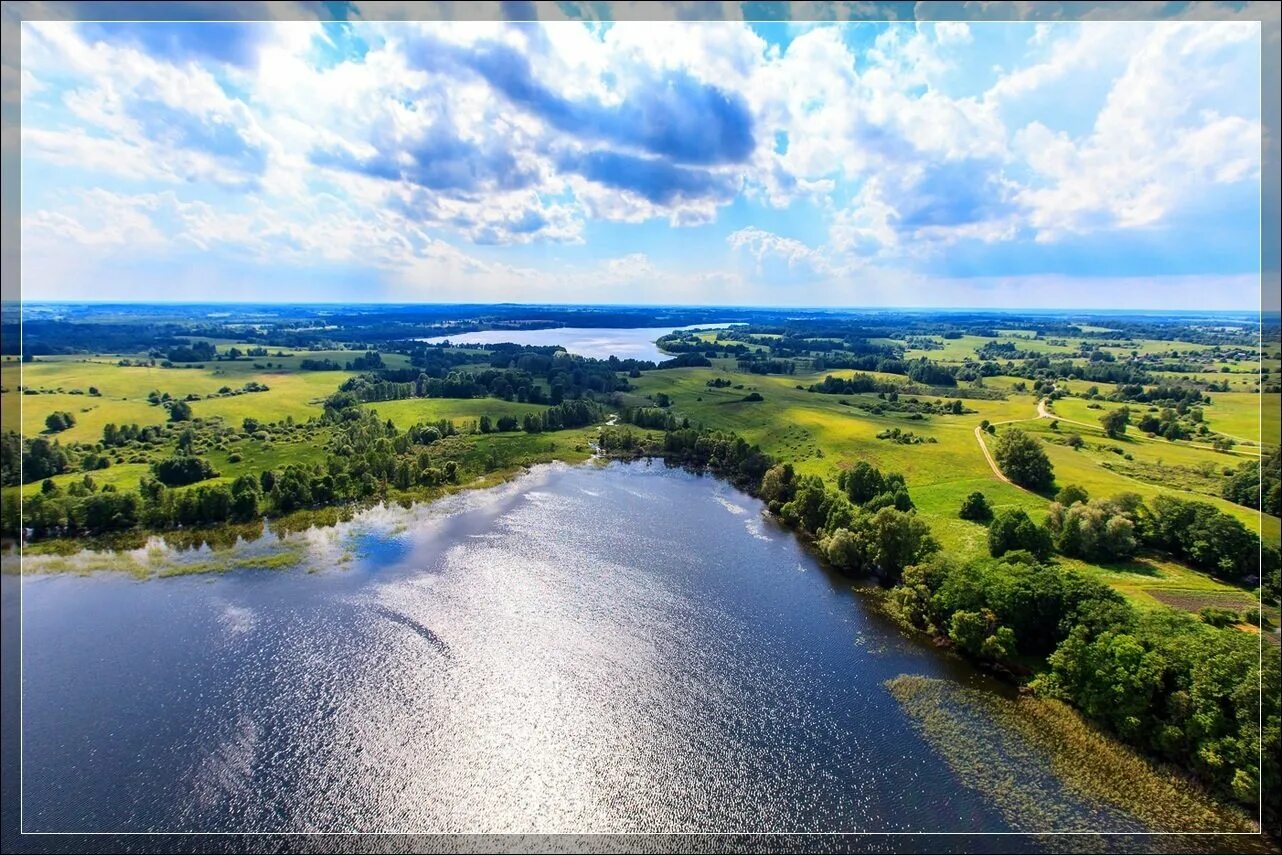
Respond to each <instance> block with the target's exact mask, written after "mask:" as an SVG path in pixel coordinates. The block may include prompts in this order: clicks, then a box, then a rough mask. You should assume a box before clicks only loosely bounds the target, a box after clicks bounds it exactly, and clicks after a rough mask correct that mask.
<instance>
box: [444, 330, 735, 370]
mask: <svg viewBox="0 0 1282 855" xmlns="http://www.w3.org/2000/svg"><path fill="white" fill-rule="evenodd" d="M725 326H728V325H727V324H693V325H691V326H686V327H635V328H632V329H613V328H590V327H556V328H554V329H546V330H482V331H480V332H469V333H458V334H457V335H444V336H435V337H433V338H424V339H419V341H425V342H427V343H428V344H440V343H441V342H446V341H448V342H452V343H453V344H498V343H500V342H511V343H512V344H521V345H530V346H533V347H546V346H549V345H555V346H558V347H563V348H565V349H566V351H568V352H569V353H574V354H577V355H579V356H586V357H589V358H591V359H609V358H610V357H611V356H617V357H618V358H619V359H644V360H649V361H651V362H662V361H663V360H665V359H671V358H672V357H673V354H671V353H664V352H663V351H662V350H659V348H658V347H657V346H656V345H655V341H657V340H658V339H659V338H660V337H661V336H665V335H667V334H668V333H671V332H676V331H678V330H706V329H720V328H722V327H725Z"/></svg>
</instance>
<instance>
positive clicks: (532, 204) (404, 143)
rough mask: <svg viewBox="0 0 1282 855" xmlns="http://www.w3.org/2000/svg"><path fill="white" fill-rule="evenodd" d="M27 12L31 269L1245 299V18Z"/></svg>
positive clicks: (934, 298)
mask: <svg viewBox="0 0 1282 855" xmlns="http://www.w3.org/2000/svg"><path fill="white" fill-rule="evenodd" d="M22 39H23V44H22V57H23V66H22V74H21V84H22V108H23V116H22V118H23V130H22V146H23V162H22V169H23V176H22V177H23V182H22V237H23V243H22V248H23V269H22V276H23V289H24V290H23V293H24V296H25V297H26V298H28V299H138V300H157V299H171V300H207V299H226V300H315V301H321V300H341V301H377V300H391V301H398V302H399V301H419V300H421V301H433V302H441V301H469V302H471V301H482V302H488V301H495V302H497V301H515V302H592V303H638V302H651V303H698V304H707V303H734V304H740V305H742V304H757V305H846V306H871V305H885V306H949V307H957V306H977V307H1010V308H1016V307H1029V308H1048V307H1093V308H1164V309H1176V308H1201V309H1205V308H1235V309H1236V308H1251V307H1253V306H1258V304H1259V240H1260V229H1259V217H1260V210H1259V192H1260V141H1261V116H1260V103H1261V101H1260V41H1259V40H1260V27H1259V25H1258V24H1257V23H1253V22H1249V21H1248V22H1231V21H1224V22H1142V23H1122V22H1090V23H1086V22H1080V23H1074V22H1066V23H1027V24H1023V23H1015V24H1010V23H980V22H973V23H969V24H967V23H904V24H860V23H850V24H797V23H774V24H759V23H757V24H752V23H743V22H701V23H671V22H669V23H662V22H653V23H635V22H633V23H615V24H600V23H582V22H577V21H564V22H542V23H539V24H503V23H479V22H465V23H377V22H360V21H353V22H343V23H318V22H273V23H251V24H215V23H191V24H146V23H130V24H125V23H119V24H111V23H104V24H86V23H75V22H26V23H24V24H23V25H22Z"/></svg>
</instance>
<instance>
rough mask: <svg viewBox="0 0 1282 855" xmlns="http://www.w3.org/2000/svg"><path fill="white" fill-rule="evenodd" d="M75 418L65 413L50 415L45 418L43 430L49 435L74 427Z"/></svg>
mask: <svg viewBox="0 0 1282 855" xmlns="http://www.w3.org/2000/svg"><path fill="white" fill-rule="evenodd" d="M75 425H76V417H75V416H73V415H72V414H71V413H67V412H56V413H50V414H49V415H47V416H45V428H46V429H47V430H48V431H49V433H58V432H60V431H64V430H66V429H67V428H70V427H75Z"/></svg>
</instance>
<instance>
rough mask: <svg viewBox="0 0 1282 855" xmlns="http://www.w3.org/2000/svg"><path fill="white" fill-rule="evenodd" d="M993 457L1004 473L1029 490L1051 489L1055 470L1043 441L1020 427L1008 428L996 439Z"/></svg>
mask: <svg viewBox="0 0 1282 855" xmlns="http://www.w3.org/2000/svg"><path fill="white" fill-rule="evenodd" d="M993 458H994V459H995V460H996V461H997V466H998V467H999V468H1000V469H1001V470H1002V473H1003V474H1004V475H1005V476H1006V477H1007V478H1009V479H1010V480H1011V481H1013V482H1014V483H1016V484H1018V485H1020V486H1021V487H1027V488H1028V489H1030V490H1048V489H1050V487H1051V485H1052V484H1053V483H1054V481H1055V471H1054V469H1053V467H1052V466H1051V461H1050V458H1048V457H1047V456H1046V450H1045V449H1044V448H1042V444H1041V443H1040V442H1038V441H1037V440H1036V439H1034V438H1033V437H1031V436H1029V435H1028V434H1026V433H1024V431H1022V430H1020V429H1019V428H1007V429H1006V430H1004V431H1002V432H1001V435H1000V436H998V438H997V443H996V446H995V447H994V449H993Z"/></svg>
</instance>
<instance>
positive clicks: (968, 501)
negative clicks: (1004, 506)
mask: <svg viewBox="0 0 1282 855" xmlns="http://www.w3.org/2000/svg"><path fill="white" fill-rule="evenodd" d="M957 515H958V516H959V517H961V518H962V519H964V520H971V521H973V522H986V521H988V520H991V519H992V518H993V509H992V507H991V506H990V505H989V504H988V497H987V496H985V495H984V494H983V493H981V492H979V491H978V490H976V491H975V492H973V493H971V494H970V495H969V496H967V497H966V498H965V499H963V500H962V505H961V511H960V512H958V514H957Z"/></svg>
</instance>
